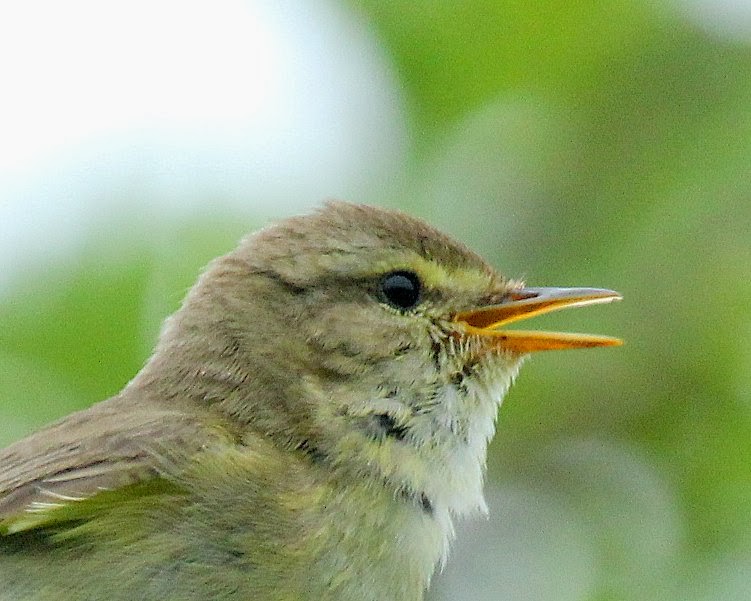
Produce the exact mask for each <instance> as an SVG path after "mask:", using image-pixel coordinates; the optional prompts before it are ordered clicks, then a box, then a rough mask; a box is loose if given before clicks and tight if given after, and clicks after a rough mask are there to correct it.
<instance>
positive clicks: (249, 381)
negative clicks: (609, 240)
mask: <svg viewBox="0 0 751 601" xmlns="http://www.w3.org/2000/svg"><path fill="white" fill-rule="evenodd" d="M617 298H619V295H618V294H617V293H615V292H612V291H610V290H598V289H589V288H580V289H570V288H528V287H525V286H524V285H523V284H522V283H521V282H519V281H516V280H509V279H506V278H505V277H503V276H501V275H500V274H499V273H498V272H496V271H495V270H493V269H492V268H491V267H489V266H488V265H487V264H486V263H485V262H484V261H483V260H482V259H481V258H480V257H479V256H477V255H476V254H474V253H473V252H471V251H470V250H468V249H467V248H466V247H464V246H463V245H461V244H459V243H458V242H455V241H454V240H452V239H450V238H448V237H447V236H445V235H443V234H441V233H440V232H438V231H436V230H434V229H432V228H431V227H429V226H428V225H426V224H425V223H423V222H421V221H418V220H416V219H413V218H411V217H408V216H407V215H404V214H402V213H399V212H395V211H387V210H383V209H376V208H371V207H366V206H361V205H353V204H346V203H340V202H335V203H330V204H328V205H326V206H325V207H324V208H322V209H321V210H319V211H318V212H316V213H314V214H312V215H308V216H303V217H295V218H291V219H288V220H286V221H282V222H280V223H278V224H277V225H274V226H271V227H268V228H266V229H264V230H261V231H260V232H258V233H256V234H254V235H251V236H249V237H248V238H246V239H245V240H244V241H243V242H242V243H241V244H240V245H239V247H238V248H237V249H236V250H234V251H233V252H231V253H229V254H228V255H226V256H224V257H221V258H219V259H216V260H215V261H214V262H213V263H211V264H210V265H209V267H208V268H207V269H206V271H205V273H204V274H203V275H202V276H201V277H200V278H199V280H198V283H197V284H196V285H195V286H194V287H193V288H192V290H191V291H190V292H189V294H188V295H187V298H186V299H185V301H184V303H183V305H182V307H181V308H180V310H179V311H177V313H175V314H174V315H173V316H172V317H170V318H169V319H168V320H167V321H166V323H165V325H164V328H163V330H162V333H161V336H160V338H159V342H158V344H157V346H156V350H155V351H154V354H153V355H152V356H151V358H150V359H149V360H148V362H147V363H146V365H145V366H144V368H143V369H142V370H141V371H140V372H139V373H138V374H137V375H136V376H135V378H134V379H133V380H132V381H131V382H130V383H129V384H128V385H127V386H126V387H125V388H124V389H123V390H122V391H121V392H120V393H119V394H117V395H115V396H114V397H112V398H110V399H108V400H106V401H103V402H101V403H99V404H97V405H94V406H93V407H91V408H89V409H86V410H84V411H81V412H79V413H75V414H73V415H70V416H68V417H66V418H64V419H62V420H60V421H58V422H57V423H54V424H52V425H50V426H47V427H46V428H44V429H43V430H41V431H39V432H37V433H36V434H33V435H31V436H29V437H28V438H26V439H24V440H21V441H20V442H17V443H15V444H14V445H12V446H10V447H8V448H6V449H5V450H3V451H0V599H1V600H3V601H9V600H13V601H20V600H24V601H26V600H45V601H98V600H108V601H134V600H138V601H152V600H153V601H165V600H174V601H188V600H190V601H206V600H224V601H230V600H232V601H234V600H242V601H334V600H336V601H384V600H389V601H417V600H419V599H422V598H423V594H424V591H425V589H426V587H427V586H428V584H429V582H430V578H431V574H432V573H433V571H434V569H435V568H436V565H437V564H439V563H440V562H441V561H442V560H443V559H444V558H445V556H446V552H447V550H448V544H449V540H450V539H451V537H452V518H453V517H455V516H458V515H462V514H466V513H468V512H471V511H473V510H476V509H478V508H482V507H483V496H482V481H483V469H484V464H485V454H486V447H487V444H488V441H489V439H490V438H491V436H492V435H493V432H494V426H495V419H496V413H497V411H498V407H499V405H500V403H501V399H502V398H503V395H504V393H505V392H506V390H507V389H508V387H509V385H510V384H511V382H512V380H513V378H514V376H515V374H516V373H517V370H518V369H519V366H520V364H521V362H522V359H523V358H524V356H525V355H526V354H527V353H530V352H533V351H539V350H548V349H564V348H580V347H592V346H608V345H615V344H618V343H619V341H618V340H617V339H614V338H609V337H604V336H591V335H584V334H562V333H552V332H536V331H520V330H509V329H505V327H504V326H506V324H509V323H511V322H514V321H518V320H522V319H526V318H528V317H531V316H533V315H537V314H540V313H545V312H549V311H553V310H556V309H560V308H563V307H572V306H576V305H587V304H593V303H600V302H606V301H611V300H614V299H617Z"/></svg>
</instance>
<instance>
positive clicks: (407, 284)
mask: <svg viewBox="0 0 751 601" xmlns="http://www.w3.org/2000/svg"><path fill="white" fill-rule="evenodd" d="M421 290H422V286H421V284H420V278H418V277H417V274H416V273H414V272H412V271H392V272H390V273H387V274H386V275H385V276H383V278H382V279H381V283H380V294H381V297H382V298H383V300H384V301H386V302H387V303H388V304H389V305H391V306H392V307H394V308H395V309H399V310H400V311H406V310H409V309H413V308H414V307H415V306H416V305H417V304H418V303H419V302H420V293H421Z"/></svg>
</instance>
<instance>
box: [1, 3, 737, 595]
mask: <svg viewBox="0 0 751 601" xmlns="http://www.w3.org/2000/svg"><path fill="white" fill-rule="evenodd" d="M251 4H252V2H251ZM283 4H284V10H283V11H282V12H281V13H280V14H279V15H277V16H276V17H275V18H276V19H277V25H278V23H283V22H284V20H285V19H286V18H291V17H289V15H290V14H292V13H294V12H295V11H298V12H300V13H303V14H304V19H302V20H301V21H300V23H315V22H316V21H315V20H316V19H330V22H331V23H333V24H332V25H331V26H327V27H323V28H320V29H318V30H316V32H317V34H316V35H319V34H320V35H321V36H323V37H322V40H321V44H325V43H328V42H327V40H329V38H326V37H325V36H331V38H330V39H331V40H334V39H336V36H339V35H344V33H342V32H346V31H349V30H350V29H352V28H356V29H357V31H360V32H364V33H363V34H362V35H364V36H365V38H366V39H367V40H369V42H368V44H371V45H372V47H374V48H375V50H374V52H375V53H376V55H377V56H378V57H380V58H379V59H378V60H380V61H381V62H380V63H378V64H379V65H381V67H380V68H382V69H383V70H384V72H386V73H387V74H388V75H387V76H385V78H384V76H383V74H378V73H373V72H368V71H367V70H365V71H357V72H354V71H353V72H347V73H345V74H342V73H340V72H337V71H336V69H335V68H332V70H322V71H321V72H320V73H316V72H314V73H313V74H312V76H311V77H312V81H313V83H312V85H313V87H314V88H315V87H316V86H320V87H321V88H325V87H326V86H328V85H330V78H334V80H337V81H339V80H338V79H337V78H343V80H345V83H347V82H349V83H352V82H353V81H354V87H357V86H361V87H363V89H365V90H367V89H368V88H367V86H368V85H369V82H370V80H371V78H373V77H379V78H380V79H379V81H380V83H379V85H385V86H392V88H389V90H388V94H390V95H391V96H389V97H391V98H395V99H396V100H395V101H394V102H396V103H397V106H398V109H397V110H395V111H394V112H393V114H392V116H391V117H389V118H393V119H396V120H398V121H399V122H398V124H397V126H395V127H394V130H393V131H396V132H400V131H401V132H402V135H403V138H401V139H399V140H396V141H395V142H394V146H393V148H394V151H393V156H396V157H398V159H399V161H398V163H399V164H398V166H396V167H395V166H394V165H392V164H389V163H388V161H386V162H385V163H384V162H383V160H384V159H383V156H385V155H388V149H389V148H391V147H390V146H389V145H388V144H389V141H388V140H386V141H385V142H384V146H383V148H385V149H386V150H385V151H384V150H383V149H381V150H380V151H379V152H380V153H381V154H379V155H378V156H377V157H375V156H374V158H373V161H374V162H377V161H380V163H379V165H381V164H383V165H386V167H379V169H381V170H380V171H378V170H375V171H371V172H368V174H369V175H368V178H367V185H364V184H363V185H362V186H360V187H358V183H357V182H355V183H354V184H347V185H346V186H345V185H342V186H339V184H337V186H336V187H335V189H332V190H331V191H330V192H323V193H319V190H323V191H325V190H327V188H326V184H327V179H326V177H327V176H326V174H327V173H328V171H327V168H326V166H325V165H321V164H320V163H321V162H322V161H323V160H324V159H321V158H320V157H319V158H318V163H316V161H315V160H311V161H310V162H309V163H304V162H303V163H301V165H303V167H299V166H296V167H295V168H296V169H303V170H304V171H305V173H306V177H309V178H310V181H315V182H316V185H317V187H313V188H312V189H311V194H310V195H307V196H306V194H305V193H304V190H296V191H295V195H297V198H295V199H294V200H291V201H289V202H285V201H284V199H283V198H282V196H283V194H281V192H279V190H283V188H274V189H273V190H274V191H272V192H271V193H270V197H271V202H278V206H277V207H273V206H269V204H268V203H266V204H264V202H261V201H259V198H260V197H261V196H262V195H263V193H264V188H263V184H264V178H269V179H274V180H284V179H285V178H289V179H294V177H297V176H296V175H295V174H288V173H287V172H285V165H284V163H283V162H280V164H279V165H275V166H274V170H271V169H270V170H269V171H267V172H266V171H259V172H258V174H257V175H256V176H255V177H256V179H257V181H256V184H257V187H248V188H247V190H243V188H242V186H245V185H246V184H245V183H244V182H243V183H242V184H241V186H240V189H239V192H238V191H236V190H235V191H233V192H232V194H236V195H238V196H241V197H244V198H245V199H246V200H245V201H244V202H245V203H246V206H245V208H244V209H243V210H239V209H236V206H237V205H231V204H226V203H223V202H222V201H221V199H222V196H223V194H224V188H223V187H222V186H219V185H216V183H215V182H216V180H211V181H210V182H209V183H207V184H205V185H203V186H200V187H197V188H191V189H190V190H188V191H181V192H175V191H174V190H172V189H164V190H162V189H161V188H160V186H159V185H156V186H151V187H146V188H144V184H143V181H142V180H141V179H140V178H139V175H138V171H137V169H136V170H135V171H132V172H129V173H131V174H132V177H130V179H127V178H126V179H127V181H123V178H122V176H121V174H117V173H113V174H112V180H113V181H116V183H117V185H118V186H119V187H118V188H117V190H116V191H115V192H107V190H108V187H107V186H108V181H109V180H108V179H107V177H104V178H103V179H101V181H100V182H99V183H98V184H97V187H96V188H94V189H88V188H84V190H88V192H87V194H89V197H88V198H86V199H85V200H86V201H87V202H88V203H89V205H87V206H89V207H90V209H89V210H90V212H91V214H92V215H93V217H92V218H91V219H90V220H89V221H88V222H87V225H86V227H85V228H83V230H82V233H81V234H77V238H78V240H77V244H76V245H75V246H74V250H72V251H71V250H68V251H65V252H63V251H62V250H61V251H60V252H59V254H58V252H57V250H55V251H54V252H52V253H48V254H47V255H45V256H44V258H41V259H35V260H27V258H26V257H25V256H23V253H20V252H19V253H18V256H16V257H13V258H12V265H13V266H14V269H15V271H14V274H15V275H13V277H9V278H7V283H6V284H5V286H4V288H3V289H2V293H1V294H0V443H3V444H4V443H8V442H10V441H11V440H14V439H16V438H18V437H20V436H22V435H24V434H25V433H28V432H29V431H31V430H33V429H34V428H35V427H38V426H39V425H41V424H42V423H44V422H46V421H49V420H51V419H53V418H55V417H57V416H60V415H63V414H65V413H68V412H70V411H72V410H74V409H76V408H80V407H85V406H87V405H89V404H91V403H93V402H95V401H97V400H100V399H103V398H105V397H107V396H109V395H111V394H113V393H115V392H116V391H117V390H118V389H119V388H120V387H122V386H123V384H125V383H126V382H127V381H128V379H129V378H130V377H132V376H133V375H134V374H135V372H136V371H137V370H138V369H139V367H140V366H141V365H142V364H143V362H144V360H145V358H146V357H147V356H148V353H149V350H150V348H151V346H152V344H153V342H154V340H155V337H156V335H157V333H158V328H159V324H160V322H161V320H162V319H163V318H164V317H165V316H166V315H168V314H169V313H170V312H172V311H173V310H174V309H175V308H176V307H177V306H178V305H179V302H180V299H181V297H182V296H183V294H184V293H185V291H186V289H187V288H188V287H189V286H190V284H191V283H192V282H193V280H194V279H195V277H196V275H197V273H198V272H199V271H200V269H201V267H202V266H203V265H204V264H205V263H206V262H207V261H208V260H209V259H210V258H212V257H213V256H216V255H217V254H220V253H222V252H226V251H228V250H229V249H231V248H232V247H233V246H234V244H235V242H236V240H237V239H238V238H239V237H240V236H241V235H242V234H243V233H245V232H247V231H251V230H253V229H255V228H257V227H259V226H262V225H263V224H265V223H267V222H268V220H269V218H270V217H280V216H284V215H286V214H290V213H294V212H299V211H301V210H306V209H307V208H308V207H311V206H314V205H315V204H317V203H318V202H319V201H320V200H321V196H323V195H327V194H330V195H339V194H340V193H341V192H342V191H343V192H344V193H347V194H355V195H357V197H356V198H352V197H350V198H349V200H355V201H362V200H366V201H368V202H371V203H376V204H382V205H386V206H392V207H398V208H401V209H404V210H406V211H408V212H411V213H413V214H415V215H418V216H421V217H424V218H426V219H428V220H429V221H431V222H432V223H434V224H435V225H437V226H439V227H441V228H442V229H445V230H447V231H449V232H451V233H452V234H454V235H456V236H458V237H460V238H461V239H463V240H464V241H465V242H467V243H468V244H469V245H470V246H472V247H474V248H475V249H476V250H478V251H479V252H481V253H482V254H484V255H485V256H486V257H488V259H489V260H490V261H491V262H492V263H493V264H495V265H497V266H498V267H499V268H500V269H501V270H502V271H503V272H505V273H507V274H508V275H512V276H523V277H525V278H526V280H527V281H528V283H530V284H532V285H561V286H568V285H571V286H573V285H581V286H598V287H609V288H615V289H618V290H619V291H621V292H622V293H623V295H624V297H625V301H624V302H623V303H621V304H619V305H611V306H607V307H601V308H592V309H587V310H582V311H580V312H577V311H574V312H566V313H565V314H561V315H560V316H559V315H555V316H550V317H549V318H548V317H546V318H541V319H540V322H541V323H540V324H539V325H540V326H541V327H542V326H545V327H559V328H564V329H570V330H580V331H592V332H597V333H607V334H613V335H618V336H621V337H623V338H624V339H625V340H626V345H625V346H624V347H622V348H619V349H607V350H591V351H580V352H571V353H551V354H544V355H540V356H535V357H533V358H532V359H531V360H530V361H529V362H528V364H527V365H526V366H525V368H524V369H523V370H522V374H521V376H520V378H519V380H518V382H517V384H516V386H515V387H514V389H513V390H512V392H511V393H510V394H509V396H508V397H507V399H506V402H505V404H504V407H503V409H502V411H501V414H500V418H499V432H498V435H497V437H496V439H495V440H494V441H493V443H492V445H491V448H490V458H489V475H488V495H487V496H488V504H489V507H490V512H489V515H488V516H487V517H483V516H481V517H478V518H476V519H474V520H468V521H467V522H466V523H465V522H462V523H461V524H460V525H459V527H458V538H457V542H456V544H455V546H454V549H453V553H452V557H451V558H450V560H449V563H448V565H447V567H446V569H445V570H444V571H443V573H441V574H440V575H437V576H436V579H435V582H434V586H433V588H432V590H431V593H430V596H429V598H430V599H431V600H433V601H437V600H456V599H463V600H464V599H466V600H468V601H474V600H486V599H487V600H490V599H493V600H496V599H514V600H530V601H531V600H537V601H540V600H542V601H544V600H551V601H552V600H555V601H568V600H571V601H574V600H577V601H578V600H581V601H585V600H586V601H610V600H621V599H623V600H632V599H633V600H645V599H661V600H662V599H665V600H676V601H694V600H697V601H698V600H707V601H709V600H717V599H724V600H729V599H751V393H750V392H749V391H750V390H751V350H749V349H750V348H751V345H749V336H751V312H750V311H749V307H750V306H751V305H750V304H749V297H750V293H751V278H749V266H750V265H751V202H750V201H749V199H751V177H749V176H750V175H751V8H748V7H746V8H745V9H743V5H742V3H741V4H739V6H741V10H740V11H737V6H736V8H735V9H734V8H733V5H732V4H726V3H721V2H717V3H713V2H710V1H705V2H698V1H695V2H690V1H686V2H672V3H669V2H663V3H659V2H658V3H655V2H646V1H638V0H634V1H631V2H616V1H606V2H578V1H566V2H563V1H541V2H536V3H529V2H521V1H518V0H508V1H487V0H486V1H483V0H473V1H465V2H456V3H454V2H437V1H430V0H410V1H407V0H385V1H384V0H361V1H357V0H351V1H349V2H345V1H343V2H341V3H339V4H336V3H317V2H311V3H309V4H303V3H300V4H299V6H297V5H295V4H294V3H283ZM314 7H318V8H319V9H320V10H319V11H318V12H316V11H317V10H318V9H316V8H314ZM734 10H736V12H733V11H734ZM284 11H288V12H284ZM331 15H334V17H333V18H332V17H331ZM177 27H179V24H178V25H177ZM295 31H297V30H294V31H293V32H292V35H293V37H292V38H291V39H292V42H291V44H292V45H291V46H290V48H292V50H291V51H290V52H292V53H293V55H294V49H295V46H294V35H297V34H296V33H295ZM299 35H306V34H305V33H304V31H303V33H300V34H299ZM329 41H330V40H329ZM372 47H371V46H369V48H371V50H372ZM342 50H343V52H342V54H343V55H346V54H347V52H348V51H351V52H352V53H353V54H356V53H357V52H360V49H358V48H357V47H355V46H354V44H353V46H352V48H349V49H347V48H344V49H342ZM369 51H370V50H369ZM308 58H310V57H308ZM253 59H254V57H252V56H251V57H246V59H244V60H247V61H249V62H252V61H253ZM278 69H279V71H278V72H277V76H279V77H281V78H284V77H287V76H288V74H287V73H286V72H285V71H284V66H283V65H282V66H280V67H278ZM327 69H328V67H327ZM234 76H237V74H233V73H229V74H228V75H227V77H234ZM293 76H294V74H289V77H293ZM384 81H385V83H383V82H384ZM339 83H341V81H340V82H339ZM337 85H338V84H337ZM348 89H352V87H350V88H347V87H346V86H345V87H343V88H342V90H344V91H342V92H341V93H340V97H339V99H338V102H339V103H340V104H339V105H337V106H344V107H346V106H347V103H348V98H347V92H346V90H348ZM365 96H366V97H367V96H368V95H367V94H365ZM380 97H382V96H374V99H375V100H374V102H376V100H377V99H378V98H380ZM295 101H296V102H300V103H305V98H299V99H296V100H295ZM373 110H374V111H375V110H378V106H376V105H374V106H373ZM368 111H369V109H368V106H367V103H365V104H363V103H361V104H359V105H358V106H357V110H356V111H355V114H354V115H350V118H352V119H354V120H355V121H358V120H360V119H361V118H362V119H366V118H367V115H366V113H368ZM327 118H332V117H330V116H329V117H327ZM285 127H286V126H284V125H282V124H280V125H279V128H280V130H282V129H284V128H285ZM300 127H301V129H300V130H296V129H293V130H292V131H291V133H290V132H287V133H286V134H285V135H290V136H291V139H292V140H293V141H294V140H297V139H300V140H302V139H308V138H312V140H313V143H315V138H316V135H319V134H318V133H316V132H319V133H320V131H324V130H326V128H327V127H328V122H325V121H324V123H323V125H321V124H320V123H319V124H318V125H317V126H316V127H317V128H319V129H316V128H315V127H311V128H310V129H306V128H305V126H304V124H303V125H302V126H300ZM371 133H373V132H371ZM376 133H377V132H376ZM271 135H273V131H272V134H271ZM384 135H385V134H384ZM177 147H178V148H179V145H177ZM219 147H221V144H219ZM140 148H149V143H148V142H144V143H143V145H142V146H141V147H140ZM154 152H155V153H156V151H154ZM339 152H341V153H342V154H347V153H350V152H352V149H351V148H349V147H346V146H343V147H342V148H341V149H340V150H339ZM362 156H363V157H365V162H366V163H368V160H367V159H368V156H369V155H368V149H367V148H366V149H365V150H364V151H362ZM313 158H315V157H313ZM376 159H377V161H376ZM89 160H91V162H92V163H96V157H94V158H91V159H89ZM142 160H143V163H145V164H148V162H149V155H146V157H145V158H143V159H142ZM239 164H240V165H242V156H241V157H240V159H239ZM374 169H375V168H374ZM113 170H114V168H113ZM31 171H33V170H31ZM85 175H86V174H85V169H81V170H79V171H75V170H74V175H72V176H70V177H74V178H78V177H81V178H83V177H85ZM32 176H33V177H35V178H37V179H39V180H44V183H45V186H46V187H45V188H43V190H46V189H47V188H50V189H51V188H54V186H55V179H54V177H61V176H60V175H59V173H58V172H57V171H56V172H55V173H54V174H52V175H51V174H50V172H45V171H42V170H41V169H40V170H39V172H38V173H32ZM227 177H228V178H230V179H231V177H232V174H231V173H230V174H229V175H227ZM355 179H356V178H355ZM306 181H308V180H306ZM224 184H226V182H223V185H224ZM40 189H42V188H40ZM14 190H15V188H12V187H9V188H8V190H6V191H7V192H8V196H7V199H6V201H4V202H5V204H6V206H10V205H11V204H13V203H15V205H14V206H16V207H17V211H16V212H17V213H19V212H20V213H23V211H24V206H25V205H24V203H26V202H29V203H38V202H42V203H43V202H45V201H44V192H40V195H38V196H36V197H35V198H33V199H32V200H27V199H23V198H21V197H20V196H16V197H12V196H11V195H12V194H14V193H15V192H14ZM103 191H104V192H103ZM161 193H164V195H170V196H171V197H172V198H176V199H177V200H173V202H174V203H176V204H180V202H182V201H181V200H180V198H181V197H180V194H185V195H187V196H188V197H190V198H191V199H193V200H191V202H192V203H193V204H192V205H191V206H192V207H193V208H192V209H191V210H190V211H183V212H175V214H174V215H172V214H170V212H169V211H165V212H164V213H159V214H158V217H154V215H153V214H152V213H150V212H149V211H144V210H143V207H144V205H143V204H138V203H136V200H135V199H136V198H140V200H139V202H141V203H143V202H144V201H143V199H144V198H146V199H147V200H146V202H152V200H153V202H157V200H156V199H158V197H159V195H160V194H161ZM108 194H109V195H110V196H116V197H117V202H116V203H115V205H116V206H117V210H116V211H113V210H110V209H106V208H105V209H103V208H102V207H103V206H104V205H103V204H102V203H103V200H102V199H103V197H105V196H107V195H108ZM151 196H153V199H152V198H151ZM194 197H198V198H200V199H202V200H199V201H195V199H194ZM19 199H20V200H19ZM40 199H41V200H40ZM130 199H133V203H134V204H133V205H131V204H130ZM47 202H49V203H55V202H57V201H56V200H55V197H54V194H53V195H52V196H50V198H49V199H48V200H47ZM186 202H187V201H186ZM107 206H113V205H107ZM233 207H235V208H233ZM2 210H3V207H2V205H0V211H2ZM0 218H4V219H6V227H18V228H21V227H22V226H21V225H20V224H22V223H23V219H20V220H17V221H15V222H13V221H12V218H13V216H12V215H10V214H8V215H6V216H5V217H3V215H2V213H0ZM64 221H65V219H64V218H63V219H61V220H60V223H59V227H61V228H62V227H63V226H64ZM14 224H15V225H14ZM23 227H24V228H26V229H23V231H24V232H26V233H25V234H24V237H28V238H33V239H34V240H35V242H36V244H38V245H45V244H49V245H54V244H57V241H56V238H54V237H52V238H46V237H45V236H47V234H45V233H44V232H36V231H35V230H34V224H31V225H29V224H28V223H25V224H23ZM48 255H52V256H48ZM6 259H7V257H6ZM9 264H10V263H9ZM8 269H9V268H8Z"/></svg>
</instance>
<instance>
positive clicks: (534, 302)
mask: <svg viewBox="0 0 751 601" xmlns="http://www.w3.org/2000/svg"><path fill="white" fill-rule="evenodd" d="M621 298H622V297H621V295H620V294H618V293H617V292H614V291H613V290H603V289H599V288H520V289H519V290H514V291H512V292H511V293H510V294H509V296H508V300H506V301H505V302H503V303H501V304H498V305H491V306H487V307H478V308H477V309H471V310H469V311H462V312H460V313H457V314H456V315H454V318H453V320H454V321H455V322H457V323H461V324H462V326H463V327H464V329H465V330H466V331H467V333H468V334H475V335H480V336H483V337H486V338H487V339H488V340H489V341H490V342H491V343H492V344H493V345H494V346H497V347H498V348H502V349H504V350H510V351H515V352H518V353H531V352H533V351H552V350H558V349H569V348H588V347H593V346H618V345H619V344H623V341H621V340H620V339H618V338H613V337H611V336H595V335H593V334H569V333H564V332H535V331H526V330H505V329H504V330H499V329H498V328H500V327H501V326H506V325H508V324H510V323H512V322H515V321H521V320H522V319H529V318H530V317H534V316H535V315H542V314H543V313H550V312H551V311H558V310H559V309H566V308H568V307H581V306H583V305H596V304H600V303H609V302H612V301H615V300H620V299H621Z"/></svg>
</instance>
